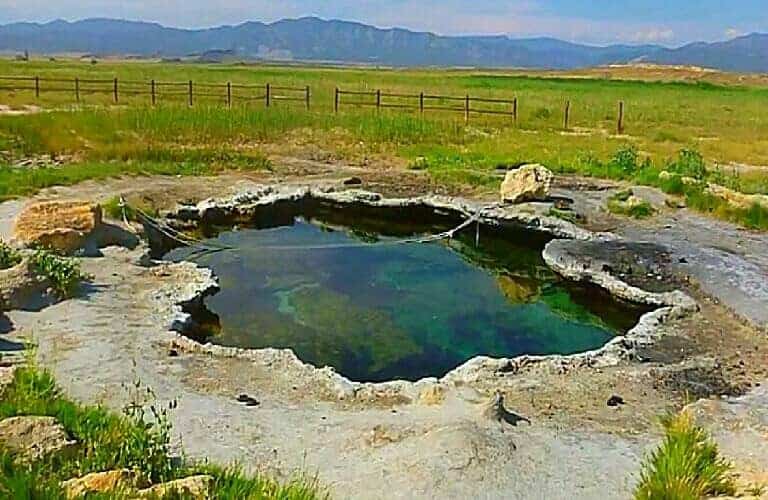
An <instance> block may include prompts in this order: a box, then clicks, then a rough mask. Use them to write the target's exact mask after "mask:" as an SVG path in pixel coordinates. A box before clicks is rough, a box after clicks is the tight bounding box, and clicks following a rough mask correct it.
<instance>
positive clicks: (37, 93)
mask: <svg viewBox="0 0 768 500" xmlns="http://www.w3.org/2000/svg"><path fill="white" fill-rule="evenodd" d="M35 98H37V99H39V98H40V77H39V76H36V77H35Z"/></svg>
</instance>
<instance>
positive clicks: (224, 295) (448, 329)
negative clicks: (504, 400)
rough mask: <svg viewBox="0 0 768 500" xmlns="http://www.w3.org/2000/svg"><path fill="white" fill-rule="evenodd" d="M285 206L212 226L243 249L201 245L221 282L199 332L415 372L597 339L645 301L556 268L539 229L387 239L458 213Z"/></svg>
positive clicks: (350, 372)
mask: <svg viewBox="0 0 768 500" xmlns="http://www.w3.org/2000/svg"><path fill="white" fill-rule="evenodd" d="M282 219H284V220H282V221H281V222H280V223H281V224H283V225H281V226H279V227H273V228H270V229H256V228H251V229H248V228H245V229H240V230H232V229H224V230H221V232H219V231H215V230H211V232H210V235H211V240H212V241H216V242H218V243H223V244H226V245H230V246H233V247H237V248H238V250H235V251H226V252H218V253H213V254H209V255H203V256H199V257H198V258H197V262H198V263H200V264H202V265H206V266H210V267H212V268H213V269H214V271H215V272H216V275H217V276H218V277H219V280H220V284H221V292H220V293H218V294H217V295H215V296H212V297H209V298H208V299H207V302H206V304H207V307H208V308H209V309H210V311H211V312H212V313H214V314H215V315H217V316H218V318H219V321H220V326H221V329H220V331H219V332H218V333H217V334H216V335H215V336H214V337H212V338H210V339H207V340H210V341H213V342H215V343H218V344H221V345H227V346H238V347H248V348H262V347H276V348H291V349H293V350H294V352H296V354H297V355H298V356H299V357H300V358H301V359H302V360H304V361H306V362H309V363H312V364H314V365H317V366H325V365H330V366H333V367H335V368H336V369H337V370H338V371H339V372H340V373H342V374H343V375H345V376H347V377H349V378H350V379H352V380H356V381H383V380H390V379H398V378H400V379H408V380H417V379H419V378H422V377H427V376H442V375H444V374H445V373H447V372H448V371H450V370H451V369H453V368H455V367H456V366H458V365H460V364H461V363H463V362H465V361H467V360H468V359H471V358H472V357H474V356H477V355H488V356H496V357H511V356H516V355H520V354H555V353H557V354H571V353H576V352H581V351H585V350H589V349H594V348H597V347H600V346H602V345H603V344H605V342H606V341H608V340H609V339H610V338H611V337H613V336H614V335H616V334H618V333H623V332H625V331H626V330H627V329H628V328H630V327H632V326H633V325H634V324H635V323H636V321H637V319H638V318H639V316H640V314H642V313H643V312H644V311H643V310H640V309H638V308H635V307H632V306H630V305H628V304H625V303H621V302H618V301H616V300H614V299H612V298H611V297H610V296H608V295H607V294H605V293H603V292H602V291H601V290H599V289H597V288H594V287H590V286H582V285H576V284H573V283H569V282H566V281H563V280H561V279H560V278H558V277H557V276H556V275H555V274H554V273H553V272H551V270H549V269H548V267H547V266H546V265H545V264H544V262H543V260H542V258H541V256H540V252H541V249H542V248H543V245H544V244H545V242H546V239H543V238H542V237H540V236H538V235H536V234H535V233H531V232H523V231H520V232H512V233H509V232H506V233H504V235H503V237H502V235H501V234H500V233H499V232H497V231H496V230H491V229H489V228H486V227H483V228H482V229H481V232H480V245H479V246H478V247H475V229H474V227H473V228H471V229H470V230H467V231H465V232H464V234H461V235H460V236H459V237H458V238H456V239H454V240H452V241H450V242H439V243H430V244H402V245H398V244H386V243H388V242H389V243H391V242H392V240H393V238H395V237H402V236H404V235H406V234H421V233H431V232H436V231H439V230H443V229H445V228H448V227H452V226H453V225H454V224H455V221H449V220H441V221H439V222H437V223H436V222H426V223H424V222H420V223H419V224H415V225H413V227H410V226H409V225H407V224H403V223H402V221H399V220H394V219H391V218H390V219H377V218H375V217H370V216H369V215H360V216H359V217H356V216H355V215H354V214H349V213H346V214H344V215H339V213H338V212H337V211H333V210H320V211H319V212H316V213H312V214H311V215H310V216H309V217H301V216H295V214H289V215H288V216H284V217H282ZM385 228H386V229H385ZM382 231H386V232H387V233H389V234H388V235H386V236H384V235H382V234H381V232H382ZM382 243H384V244H382ZM310 247H311V248H310ZM189 254H190V251H189V250H188V249H178V250H174V251H172V252H171V253H170V254H169V255H167V256H166V258H169V259H172V260H179V259H183V258H186V257H188V256H189Z"/></svg>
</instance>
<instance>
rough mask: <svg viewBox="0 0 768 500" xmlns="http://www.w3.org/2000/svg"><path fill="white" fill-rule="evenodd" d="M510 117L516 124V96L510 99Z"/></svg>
mask: <svg viewBox="0 0 768 500" xmlns="http://www.w3.org/2000/svg"><path fill="white" fill-rule="evenodd" d="M512 119H513V120H514V122H515V125H517V97H515V98H514V99H512Z"/></svg>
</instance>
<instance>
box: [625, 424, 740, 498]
mask: <svg viewBox="0 0 768 500" xmlns="http://www.w3.org/2000/svg"><path fill="white" fill-rule="evenodd" d="M663 423H664V428H665V430H666V434H665V437H664V442H663V443H662V444H661V446H660V447H659V448H658V449H657V450H656V451H654V452H653V453H652V454H651V455H650V456H649V457H648V459H647V460H646V462H645V463H644V464H643V470H642V473H641V476H640V483H639V485H638V487H637V490H636V492H635V498H636V499H637V500H699V499H701V498H705V497H710V496H718V495H734V494H735V493H736V486H735V483H734V478H733V473H732V465H731V464H730V463H729V462H728V461H727V460H725V459H724V458H722V457H721V456H720V454H719V451H718V448H717V444H716V443H715V442H714V441H712V439H711V438H710V437H709V435H708V434H707V433H706V432H705V431H704V430H703V429H701V428H700V427H697V426H696V425H695V423H694V421H693V416H692V415H691V414H690V413H689V412H687V411H683V412H681V413H679V414H677V415H673V416H670V417H668V418H666V419H664V421H663Z"/></svg>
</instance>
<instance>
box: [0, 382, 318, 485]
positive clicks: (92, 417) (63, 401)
mask: <svg viewBox="0 0 768 500" xmlns="http://www.w3.org/2000/svg"><path fill="white" fill-rule="evenodd" d="M131 389H132V390H133V391H134V392H135V393H136V394H144V395H146V394H149V392H148V391H147V389H146V388H145V387H142V386H141V385H140V384H136V385H135V386H134V387H132V388H131ZM144 403H145V402H144V401H140V400H138V399H137V400H136V401H135V402H134V404H132V405H131V406H129V407H128V408H127V409H126V411H125V414H124V415H117V414H113V413H110V412H109V411H107V410H105V409H103V408H99V407H92V406H83V405H79V404H76V403H73V402H72V401H70V400H68V399H67V398H66V397H65V396H64V395H63V394H62V393H61V391H60V390H59V389H58V387H57V386H56V383H55V381H54V379H53V377H52V376H51V375H50V374H49V373H47V372H45V371H42V370H39V369H37V368H35V367H26V368H22V369H19V370H17V371H16V373H15V377H14V380H13V382H12V384H11V385H10V386H9V387H7V388H6V389H5V390H4V392H3V397H2V399H0V419H4V418H8V417H14V416H22V415H40V416H51V417H55V418H56V419H57V420H58V422H59V423H60V424H61V425H62V426H63V427H64V429H65V430H66V432H67V434H68V435H69V436H70V437H71V438H73V439H74V440H76V441H77V445H76V447H75V449H74V450H68V451H67V452H62V453H61V454H53V455H52V456H48V457H45V458H43V459H39V460H37V461H34V462H32V463H29V462H28V461H26V460H20V459H19V457H17V456H15V455H14V452H12V451H11V450H8V449H3V448H2V446H0V497H2V498H18V499H36V498H40V499H46V500H48V499H59V498H61V499H64V498H66V496H65V493H64V491H63V490H62V488H61V486H60V482H61V481H63V480H67V479H70V478H73V477H81V476H83V475H85V474H88V473H91V472H102V471H107V470H115V469H128V470H131V471H132V472H133V473H134V474H136V475H137V476H138V480H139V481H140V482H143V483H145V484H149V483H158V482H164V481H170V480H174V479H177V478H183V477H188V476H192V475H197V474H209V475H211V476H213V479H214V482H213V486H212V487H213V491H212V492H211V493H212V498H221V499H232V500H236V499H238V500H239V499H260V500H269V499H280V500H313V499H322V498H326V497H327V495H326V494H324V493H322V492H320V491H319V489H318V487H317V486H316V485H315V484H314V480H312V479H309V480H302V479H296V480H294V481H292V482H289V483H287V484H278V483H277V482H275V481H274V480H272V479H270V478H268V477H264V476H254V475H247V474H244V473H243V472H242V471H241V470H239V469H237V468H229V469H223V468H220V467H216V466H212V465H209V464H194V463H182V464H177V463H175V461H174V460H173V459H172V458H171V457H169V442H170V441H169V440H170V434H169V433H170V430H171V429H170V426H169V424H168V412H169V411H172V409H169V408H168V407H165V408H161V407H157V406H151V407H150V406H149V405H146V406H145V404H144ZM171 406H172V405H171ZM145 408H149V409H145ZM145 422H152V423H150V424H147V423H145ZM88 498H131V496H130V494H129V492H128V491H126V492H122V493H121V492H117V493H111V494H108V495H102V496H98V495H97V496H89V497H88Z"/></svg>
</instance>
